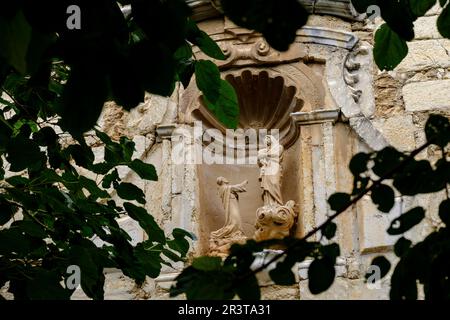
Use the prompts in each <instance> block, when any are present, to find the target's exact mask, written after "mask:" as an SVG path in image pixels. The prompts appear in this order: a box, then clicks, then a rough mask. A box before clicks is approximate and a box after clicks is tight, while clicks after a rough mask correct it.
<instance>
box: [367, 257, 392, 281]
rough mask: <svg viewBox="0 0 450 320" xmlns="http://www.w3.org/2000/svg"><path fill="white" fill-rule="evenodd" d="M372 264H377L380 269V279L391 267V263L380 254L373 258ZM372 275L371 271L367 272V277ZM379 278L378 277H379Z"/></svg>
mask: <svg viewBox="0 0 450 320" xmlns="http://www.w3.org/2000/svg"><path fill="white" fill-rule="evenodd" d="M372 266H376V267H378V268H379V270H380V279H382V278H383V277H384V276H386V275H387V273H388V272H389V270H390V269H391V263H390V262H389V260H388V259H386V258H385V257H384V256H378V257H376V258H374V259H373V260H372ZM369 276H371V274H370V273H367V274H366V279H367V278H368V277H369ZM377 280H378V279H377Z"/></svg>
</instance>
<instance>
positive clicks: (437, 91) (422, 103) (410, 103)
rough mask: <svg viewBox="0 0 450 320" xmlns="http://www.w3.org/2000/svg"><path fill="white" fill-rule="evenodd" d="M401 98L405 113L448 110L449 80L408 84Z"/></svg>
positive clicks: (449, 102)
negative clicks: (402, 98)
mask: <svg viewBox="0 0 450 320" xmlns="http://www.w3.org/2000/svg"><path fill="white" fill-rule="evenodd" d="M449 61H450V59H449ZM403 96H404V99H405V105H406V110H407V111H426V110H433V109H445V108H447V109H448V108H450V80H436V81H427V82H416V83H409V84H407V85H405V86H404V87H403Z"/></svg>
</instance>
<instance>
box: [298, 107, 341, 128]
mask: <svg viewBox="0 0 450 320" xmlns="http://www.w3.org/2000/svg"><path fill="white" fill-rule="evenodd" d="M340 114H341V112H340V110H339V109H335V110H316V111H310V112H294V113H291V117H292V119H293V120H294V121H295V123H297V124H298V125H303V126H304V125H311V124H318V123H326V122H333V123H335V122H337V121H338V120H339V117H340Z"/></svg>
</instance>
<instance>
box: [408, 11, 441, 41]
mask: <svg viewBox="0 0 450 320" xmlns="http://www.w3.org/2000/svg"><path fill="white" fill-rule="evenodd" d="M437 18H438V16H426V17H421V18H419V19H417V20H416V21H415V22H414V31H415V35H416V37H415V39H416V40H422V39H439V38H442V36H441V34H440V33H439V31H438V29H437V24H436V23H437Z"/></svg>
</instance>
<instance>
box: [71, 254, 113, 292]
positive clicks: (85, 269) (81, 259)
mask: <svg viewBox="0 0 450 320" xmlns="http://www.w3.org/2000/svg"><path fill="white" fill-rule="evenodd" d="M100 252H101V250H100V249H97V248H92V247H84V246H81V245H75V246H73V247H71V248H70V254H69V259H70V262H71V264H74V265H78V266H79V267H80V270H81V275H80V280H81V288H82V289H83V291H84V293H85V294H86V295H87V296H88V297H91V298H93V299H96V300H102V299H103V296H104V290H103V287H104V283H105V276H104V274H103V266H102V265H101V264H100V263H99V259H100V258H101V256H100V255H99V253H100Z"/></svg>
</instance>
